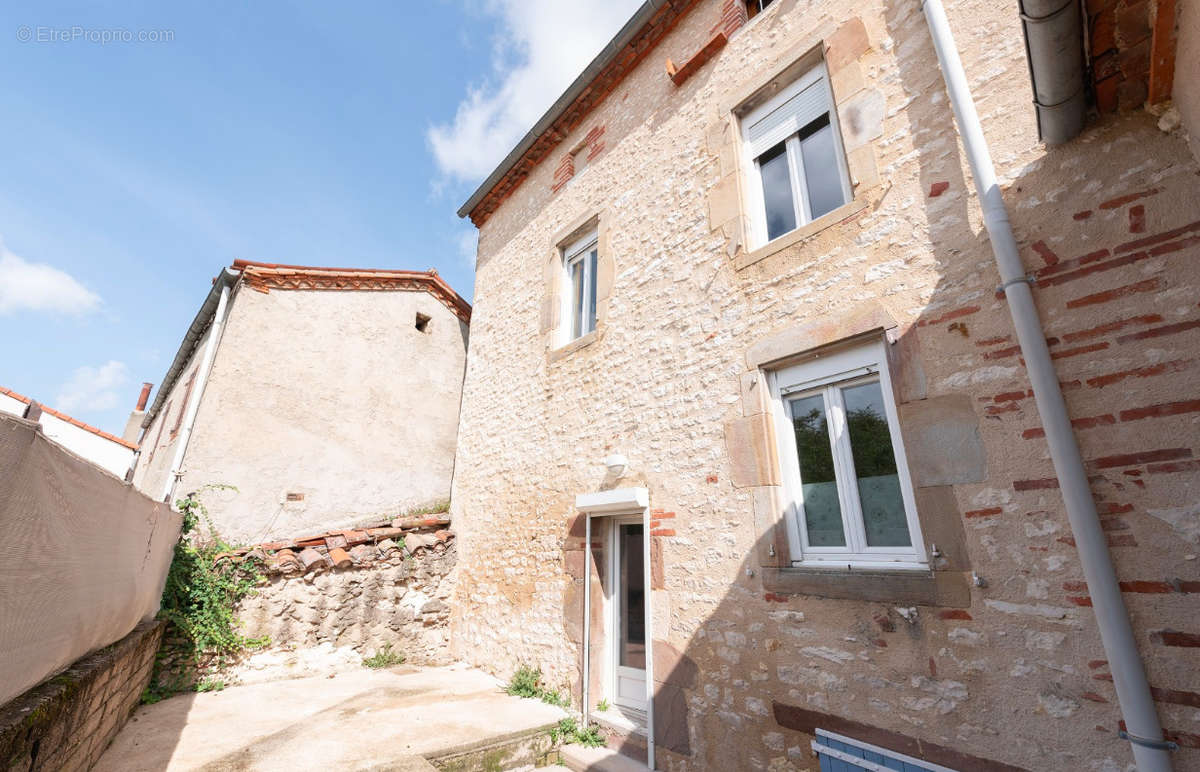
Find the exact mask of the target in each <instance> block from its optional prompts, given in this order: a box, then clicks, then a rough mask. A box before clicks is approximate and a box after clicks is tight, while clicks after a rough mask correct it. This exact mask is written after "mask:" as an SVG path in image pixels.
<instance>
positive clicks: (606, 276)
mask: <svg viewBox="0 0 1200 772" xmlns="http://www.w3.org/2000/svg"><path fill="white" fill-rule="evenodd" d="M611 226H612V217H611V216H610V214H609V212H608V210H606V209H601V210H599V211H593V212H591V213H589V214H587V215H584V216H582V217H580V218H578V219H576V220H574V221H573V222H571V223H570V224H569V225H567V226H565V227H563V228H560V229H559V230H558V231H557V232H556V233H555V234H554V236H553V239H552V240H551V245H552V246H551V247H550V249H549V250H548V253H549V254H548V255H547V258H546V259H545V261H544V262H543V264H542V268H543V270H542V282H543V288H544V290H543V295H542V308H541V318H540V320H539V331H540V333H541V335H542V338H543V340H544V342H545V347H546V362H547V364H553V363H555V362H558V361H560V360H562V359H564V358H566V357H569V356H570V355H571V354H573V353H575V352H576V351H579V350H580V349H582V348H585V347H587V346H590V345H591V344H593V343H595V342H596V341H598V340H601V339H603V337H604V330H605V327H606V325H607V321H608V305H609V297H610V296H611V294H612V285H613V277H614V275H615V270H614V268H615V266H614V263H613V258H612V227H611ZM589 231H595V233H596V328H595V329H594V330H592V331H591V332H589V333H587V334H586V335H583V336H581V337H579V338H576V339H575V340H572V341H569V342H567V343H560V342H559V340H560V339H559V327H560V326H561V324H562V322H563V320H562V312H563V292H564V291H565V289H566V288H565V286H564V285H565V278H566V277H565V272H564V271H563V248H564V247H565V246H567V245H569V244H571V243H572V242H574V241H577V240H578V239H580V238H582V237H583V236H584V234H586V233H588V232H589Z"/></svg>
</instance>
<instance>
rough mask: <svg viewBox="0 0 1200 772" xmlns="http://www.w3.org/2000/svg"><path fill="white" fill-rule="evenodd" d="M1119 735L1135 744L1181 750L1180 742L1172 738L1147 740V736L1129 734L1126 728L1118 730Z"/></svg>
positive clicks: (1167, 749)
mask: <svg viewBox="0 0 1200 772" xmlns="http://www.w3.org/2000/svg"><path fill="white" fill-rule="evenodd" d="M1117 736H1118V737H1120V738H1121V739H1122V740H1128V741H1129V742H1131V743H1133V744H1134V745H1142V746H1145V747H1147V748H1154V749H1155V750H1159V751H1177V750H1179V743H1176V742H1171V741H1170V740H1147V739H1146V738H1145V737H1138V736H1137V735H1132V734H1129V732H1126V731H1125V730H1124V729H1121V730H1119V731H1118V732H1117Z"/></svg>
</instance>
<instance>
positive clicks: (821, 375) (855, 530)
mask: <svg viewBox="0 0 1200 772" xmlns="http://www.w3.org/2000/svg"><path fill="white" fill-rule="evenodd" d="M767 377H768V383H769V384H770V387H771V394H772V409H773V410H774V413H775V416H774V417H775V421H776V427H777V432H776V434H777V436H778V442H779V454H780V455H779V458H780V463H781V464H782V466H783V485H784V491H785V494H786V499H787V503H788V507H787V515H786V516H787V521H788V522H787V526H788V537H789V540H790V542H791V549H792V558H793V561H794V562H796V563H799V564H801V565H816V566H825V567H839V568H845V567H850V568H854V567H855V566H858V567H866V568H870V567H872V566H874V567H878V568H914V569H915V568H927V560H926V553H925V548H924V545H923V544H922V542H921V530H920V525H919V523H918V522H917V515H916V506H915V503H914V497H913V490H912V478H911V477H910V476H909V472H908V464H907V463H906V461H905V457H904V445H903V442H902V440H901V437H900V430H899V423H898V421H897V419H896V402H895V397H894V396H893V394H892V387H891V378H890V377H889V374H888V369H887V356H886V351H885V350H884V343H883V341H882V340H880V341H876V342H872V343H869V344H865V345H857V346H853V347H849V348H844V349H841V350H837V351H834V352H831V353H829V354H826V355H822V356H818V357H815V358H813V359H810V360H808V361H805V362H803V363H801V364H797V365H793V366H791V367H786V368H781V369H779V370H775V371H773V372H770V373H768V374H767ZM797 556H799V557H798V558H797Z"/></svg>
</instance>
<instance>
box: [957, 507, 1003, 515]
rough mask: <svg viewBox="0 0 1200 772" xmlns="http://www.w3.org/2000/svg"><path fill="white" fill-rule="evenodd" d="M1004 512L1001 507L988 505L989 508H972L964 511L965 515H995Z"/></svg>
mask: <svg viewBox="0 0 1200 772" xmlns="http://www.w3.org/2000/svg"><path fill="white" fill-rule="evenodd" d="M1003 512H1004V510H1002V509H1000V507H988V508H987V509H972V510H971V511H969V512H963V517H994V516H996V515H999V514H1002V513H1003Z"/></svg>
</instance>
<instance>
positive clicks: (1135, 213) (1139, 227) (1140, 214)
mask: <svg viewBox="0 0 1200 772" xmlns="http://www.w3.org/2000/svg"><path fill="white" fill-rule="evenodd" d="M1129 232H1130V233H1145V232H1146V207H1144V206H1142V205H1141V204H1138V205H1137V206H1131V207H1130V208H1129Z"/></svg>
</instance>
